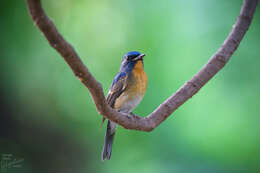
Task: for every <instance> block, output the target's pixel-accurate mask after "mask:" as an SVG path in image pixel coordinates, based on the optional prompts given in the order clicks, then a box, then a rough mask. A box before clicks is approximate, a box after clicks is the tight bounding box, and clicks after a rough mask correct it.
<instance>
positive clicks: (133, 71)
mask: <svg viewBox="0 0 260 173" xmlns="http://www.w3.org/2000/svg"><path fill="white" fill-rule="evenodd" d="M144 56H145V54H141V53H140V52H137V51H131V52H128V53H127V54H125V55H124V56H123V59H122V62H121V66H120V70H119V72H118V74H117V75H116V76H115V78H114V80H113V82H112V85H111V87H110V89H109V92H108V95H107V102H108V104H109V105H110V106H111V107H112V108H114V109H115V110H117V111H119V112H123V113H128V114H131V113H132V111H133V110H134V109H135V108H136V106H137V105H138V104H139V103H140V102H141V100H142V99H143V96H144V94H145V91H146V87H147V82H148V78H147V76H146V74H145V72H144V64H143V57H144ZM104 121H105V118H103V122H102V124H103V123H104ZM116 127H117V124H116V123H114V122H113V121H110V120H108V123H107V130H106V135H105V142H104V147H103V151H102V160H103V161H104V160H105V159H107V160H110V157H111V152H112V144H113V140H114V136H115V132H116Z"/></svg>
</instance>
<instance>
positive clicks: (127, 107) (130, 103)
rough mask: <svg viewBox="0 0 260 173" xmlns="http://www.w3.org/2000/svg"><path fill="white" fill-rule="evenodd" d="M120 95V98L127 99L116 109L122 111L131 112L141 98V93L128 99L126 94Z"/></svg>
mask: <svg viewBox="0 0 260 173" xmlns="http://www.w3.org/2000/svg"><path fill="white" fill-rule="evenodd" d="M122 97H123V98H122V100H127V101H125V102H124V104H123V105H122V106H120V108H119V109H118V110H119V111H120V112H124V113H130V112H132V111H133V110H134V109H135V108H136V106H137V105H138V104H139V103H140V102H141V100H142V98H143V96H142V95H141V94H140V95H138V96H135V97H134V98H131V99H129V98H128V96H127V95H124V96H122Z"/></svg>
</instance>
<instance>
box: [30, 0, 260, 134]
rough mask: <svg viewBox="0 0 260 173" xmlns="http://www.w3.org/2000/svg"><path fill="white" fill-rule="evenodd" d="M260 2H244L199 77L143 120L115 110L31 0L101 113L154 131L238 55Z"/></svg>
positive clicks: (40, 24)
mask: <svg viewBox="0 0 260 173" xmlns="http://www.w3.org/2000/svg"><path fill="white" fill-rule="evenodd" d="M257 3H258V0H244V2H243V5H242V7H241V10H240V15H239V16H238V17H237V20H236V22H235V24H234V25H233V28H232V30H231V32H230V33H229V35H228V37H227V38H226V40H225V41H224V43H223V44H222V46H221V47H220V48H219V49H218V51H217V52H216V53H215V54H214V55H213V56H212V57H211V58H210V59H209V61H208V62H207V63H206V64H205V65H204V67H202V69H201V70H200V71H199V72H198V73H197V74H195V76H194V77H193V78H192V79H191V80H189V81H187V82H186V83H185V84H184V85H183V86H182V87H181V88H180V89H179V90H178V91H177V92H176V93H174V94H173V95H172V96H170V97H169V98H168V99H167V100H165V101H164V102H163V103H162V104H161V105H159V106H158V107H157V108H156V109H155V110H154V111H153V112H152V113H151V114H150V115H148V116H146V117H140V116H137V115H131V116H129V115H127V114H124V113H119V112H117V111H115V110H114V109H112V108H111V107H110V106H109V105H108V104H107V102H106V99H105V96H104V92H103V89H102V86H101V84H100V83H99V82H98V81H97V80H96V79H95V78H94V77H93V75H92V74H91V73H90V72H89V70H88V68H87V67H86V66H85V65H84V64H83V63H82V61H81V59H80V58H79V56H78V54H77V53H76V51H75V50H74V49H73V47H72V46H71V45H70V44H69V43H68V42H67V41H65V39H64V38H63V37H62V35H61V34H60V33H59V32H58V30H57V29H56V27H55V25H54V23H53V22H52V21H51V19H50V18H49V17H48V16H47V15H46V14H45V12H44V10H43V8H42V5H41V1H40V0H27V6H28V10H29V12H30V15H31V17H32V20H33V21H34V22H35V24H36V25H37V26H38V28H39V29H40V30H41V32H42V33H43V34H44V36H45V37H46V39H47V40H48V41H49V43H50V45H51V46H52V47H53V48H54V49H55V50H56V51H57V52H58V53H59V54H60V55H61V56H62V57H63V58H64V60H65V61H66V62H67V64H68V65H69V66H70V68H71V70H72V71H73V73H74V74H75V76H77V77H78V78H79V79H80V81H81V82H82V83H83V84H84V85H85V86H86V87H87V88H88V90H89V92H90V93H91V96H92V99H93V100H94V103H95V105H96V108H97V111H98V112H99V114H101V115H103V116H104V117H106V118H107V119H110V120H112V121H114V122H116V123H118V124H120V125H121V126H123V127H124V128H126V129H135V130H141V131H147V132H148V131H152V130H153V129H154V128H156V127H157V126H158V125H159V124H161V123H162V122H163V121H164V120H165V119H166V118H167V117H169V116H170V115H171V114H172V113H173V112H174V111H175V110H176V109H177V108H179V107H180V106H181V105H182V104H183V103H184V102H186V101H187V100H188V99H189V98H191V97H192V96H193V95H195V94H196V93H197V92H198V91H199V90H200V88H201V87H203V86H204V85H205V84H206V83H207V82H208V81H209V80H210V79H211V78H212V77H213V76H215V74H216V73H217V72H219V71H220V70H221V69H222V68H223V67H224V66H225V64H226V63H227V62H228V60H229V59H230V57H231V55H232V54H233V53H234V52H235V50H236V49H237V47H238V45H239V44H240V42H241V40H242V38H243V37H244V35H245V33H246V31H247V30H248V28H249V26H250V24H251V20H252V18H253V15H254V12H255V8H256V6H257Z"/></svg>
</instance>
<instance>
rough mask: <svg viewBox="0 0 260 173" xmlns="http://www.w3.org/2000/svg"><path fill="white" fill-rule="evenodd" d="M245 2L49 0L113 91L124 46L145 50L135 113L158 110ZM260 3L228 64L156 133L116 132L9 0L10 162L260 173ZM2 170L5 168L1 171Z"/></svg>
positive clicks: (4, 44) (4, 124) (4, 149)
mask: <svg viewBox="0 0 260 173" xmlns="http://www.w3.org/2000/svg"><path fill="white" fill-rule="evenodd" d="M241 4H242V1H238V0H229V1H226V0H211V1H208V0H196V1H195V0H193V1H192V0H185V1H181V0H175V1H172V0H163V1H158V0H142V1H140V0H131V1H130V0H128V1H126V0H110V1H109V0H103V1H97V0H77V1H73V0H63V1H61V0H59V1H51V0H47V1H44V2H43V7H44V9H45V10H46V12H47V14H48V15H49V16H50V17H51V18H52V20H53V21H54V23H55V24H56V26H57V28H58V29H59V31H60V32H61V34H62V35H63V36H64V38H65V39H66V40H67V41H69V42H70V43H71V44H72V45H73V47H74V48H75V49H76V51H77V52H78V54H79V55H80V57H81V58H82V60H83V62H84V63H85V64H86V65H87V66H88V68H89V70H90V71H91V73H92V74H93V75H94V76H95V77H96V79H97V80H98V81H100V82H101V83H102V85H103V88H104V91H105V93H106V92H107V91H108V89H109V86H110V83H111V82H112V79H113V77H114V75H115V74H116V73H117V71H118V69H119V66H120V62H121V58H122V56H123V55H124V54H125V53H126V52H128V51H132V50H137V51H140V52H142V53H145V54H146V55H147V56H146V57H145V62H144V63H145V70H146V73H147V75H148V77H149V84H148V89H147V92H146V95H145V97H144V99H143V101H142V103H141V104H140V105H139V106H138V108H137V109H136V110H135V111H134V113H136V114H139V115H144V116H145V115H148V114H149V113H151V112H152V111H153V110H154V109H155V108H156V107H157V106H158V105H159V104H160V103H162V101H164V100H165V99H166V98H167V97H169V96H170V95H171V94H172V93H174V92H175V91H176V90H177V89H178V88H179V87H181V86H182V85H183V84H184V83H185V81H187V80H189V79H190V78H191V77H192V76H193V75H194V74H195V73H196V72H198V71H199V69H200V68H201V67H202V66H203V65H204V64H205V63H206V62H207V61H208V59H209V58H210V57H211V55H213V54H214V53H215V52H216V51H217V49H218V48H219V47H220V46H221V44H222V43H223V41H224V39H225V38H226V37H227V35H228V33H229V31H230V30H231V28H232V25H233V24H234V22H235V19H236V17H237V16H238V14H239V11H240V6H241ZM259 19H260V9H259V7H258V8H257V11H256V14H255V17H254V20H253V21H252V25H251V27H250V29H249V31H248V32H247V34H246V36H245V38H244V39H243V41H242V43H241V44H240V46H239V48H238V50H237V51H236V52H235V54H234V55H233V56H232V58H231V60H230V61H229V62H228V64H227V65H226V66H225V68H224V69H223V70H222V71H221V72H220V73H218V74H217V75H216V76H215V77H214V78H213V79H212V80H211V81H210V82H209V83H208V84H207V85H206V86H205V87H203V88H202V89H201V91H200V92H199V93H197V94H196V95H195V96H194V97H192V99H190V100H189V101H188V102H187V103H185V104H184V105H183V106H181V107H180V108H179V109H178V110H177V111H176V112H174V114H173V115H172V116H170V117H169V118H168V119H167V120H166V121H165V122H163V123H162V124H161V125H160V126H159V127H158V128H156V129H155V130H154V131H152V132H150V133H146V132H138V131H130V130H125V129H123V128H121V127H119V128H118V132H117V134H116V136H115V142H114V146H113V154H112V158H111V160H110V161H105V162H101V150H102V146H103V139H104V131H105V128H103V129H102V128H100V123H101V116H100V115H98V113H97V112H96V109H95V106H94V104H93V101H92V100H91V96H90V94H89V92H88V90H87V89H86V88H85V87H84V85H83V84H82V83H81V82H80V81H79V80H78V79H77V78H76V77H75V76H74V75H73V74H72V72H71V70H70V68H68V66H67V64H66V63H65V62H64V60H63V59H62V58H61V57H60V56H59V54H58V53H57V52H56V51H55V50H54V49H52V48H51V47H50V46H49V44H48V42H47V41H46V39H45V38H44V37H43V35H42V33H41V32H40V31H39V30H38V28H37V27H36V26H35V25H34V24H33V22H32V20H31V18H30V16H29V15H28V11H27V8H26V3H25V1H21V0H4V1H2V2H1V6H0V38H1V39H0V40H1V41H0V56H1V59H0V70H1V71H0V72H1V73H0V76H1V85H0V94H1V96H0V97H1V100H0V101H1V102H0V103H1V106H0V107H1V111H0V114H1V116H0V154H3V153H11V154H13V157H14V158H17V159H18V158H24V162H23V163H22V167H21V168H10V169H8V170H7V172H19V173H25V172H26V173H27V172H48V173H49V172H56V173H57V172H61V173H66V172H68V173H71V172H75V173H83V172H95V173H103V172H106V173H117V172H118V173H119V172H120V173H121V172H124V173H132V172H142V173H158V172H162V173H168V172H171V173H172V172H176V173H177V172H178V173H202V172H207V173H208V172H210V173H245V172H254V173H255V172H260V165H259V163H260V125H259V121H260V116H259V115H260V110H259V109H260V108H259V101H260V80H259V74H260V72H259V66H260V20H259ZM0 171H1V170H0Z"/></svg>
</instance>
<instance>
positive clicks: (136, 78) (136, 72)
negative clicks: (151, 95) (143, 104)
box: [129, 61, 148, 95]
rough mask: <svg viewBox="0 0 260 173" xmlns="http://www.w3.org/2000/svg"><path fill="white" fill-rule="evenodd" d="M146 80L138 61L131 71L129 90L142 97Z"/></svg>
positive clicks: (140, 63) (141, 65)
mask: <svg viewBox="0 0 260 173" xmlns="http://www.w3.org/2000/svg"><path fill="white" fill-rule="evenodd" d="M147 82H148V78H147V76H146V74H145V72H144V68H143V63H142V61H138V62H137V63H136V65H135V67H134V69H133V83H134V84H133V85H132V88H129V89H130V90H132V91H133V92H135V93H138V94H141V95H144V93H145V90H146V87H147Z"/></svg>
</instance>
